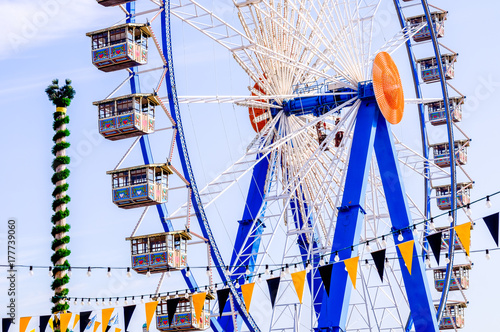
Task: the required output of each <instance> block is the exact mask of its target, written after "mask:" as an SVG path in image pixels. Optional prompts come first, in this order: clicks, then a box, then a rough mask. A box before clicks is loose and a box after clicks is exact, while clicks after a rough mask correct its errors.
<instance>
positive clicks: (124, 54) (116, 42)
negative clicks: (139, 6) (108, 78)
mask: <svg viewBox="0 0 500 332" xmlns="http://www.w3.org/2000/svg"><path fill="white" fill-rule="evenodd" d="M87 36H89V37H91V38H92V63H93V64H94V66H96V67H97V68H98V69H100V70H102V71H104V72H110V71H115V70H120V69H124V68H130V67H135V66H139V65H144V64H146V63H148V38H149V37H151V34H150V32H149V29H148V26H147V25H146V24H138V23H126V24H120V25H116V26H113V27H110V28H106V29H100V30H97V31H92V32H89V33H87Z"/></svg>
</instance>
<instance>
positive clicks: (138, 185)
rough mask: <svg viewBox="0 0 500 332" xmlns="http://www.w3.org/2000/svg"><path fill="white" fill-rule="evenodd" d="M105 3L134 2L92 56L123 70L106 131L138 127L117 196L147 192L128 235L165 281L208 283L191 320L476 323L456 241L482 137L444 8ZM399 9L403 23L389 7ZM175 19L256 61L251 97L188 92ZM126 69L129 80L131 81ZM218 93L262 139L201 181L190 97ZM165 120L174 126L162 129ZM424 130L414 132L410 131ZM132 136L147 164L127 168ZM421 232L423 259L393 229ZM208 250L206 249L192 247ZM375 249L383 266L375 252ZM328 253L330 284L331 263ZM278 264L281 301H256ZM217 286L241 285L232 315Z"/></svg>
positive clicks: (145, 269)
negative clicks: (438, 238)
mask: <svg viewBox="0 0 500 332" xmlns="http://www.w3.org/2000/svg"><path fill="white" fill-rule="evenodd" d="M98 2H99V3H101V4H102V5H104V6H118V7H119V8H120V9H121V10H122V11H123V12H124V13H125V18H124V20H123V21H121V22H118V23H116V24H115V25H112V26H111V25H110V26H109V27H106V28H104V29H101V30H97V31H94V32H90V33H88V36H90V37H91V38H92V48H93V50H92V59H93V63H94V65H95V66H96V67H98V68H99V69H100V70H102V71H104V72H110V71H118V70H121V71H124V72H126V74H127V75H126V78H125V80H124V81H123V82H122V83H121V84H120V85H119V86H118V87H117V88H116V89H114V90H113V91H112V92H111V93H110V94H109V95H108V96H106V98H104V99H102V100H101V101H98V102H95V105H97V106H98V109H99V131H100V133H101V134H102V135H103V136H104V137H106V138H107V139H109V140H112V141H115V140H122V139H129V138H132V137H135V138H134V140H133V142H132V145H131V146H130V148H129V149H128V150H127V151H126V152H125V155H124V157H123V158H122V160H121V161H120V162H119V164H118V165H117V166H116V168H115V169H114V170H112V171H109V172H108V173H109V174H110V175H111V176H112V179H113V180H112V181H113V182H112V184H113V188H112V191H113V202H114V203H115V204H116V205H117V206H119V207H121V208H127V209H128V208H144V210H143V212H142V213H141V214H140V218H139V222H138V223H137V225H136V227H135V228H134V229H133V231H132V235H131V236H130V238H129V240H130V241H131V246H132V268H133V269H134V270H135V271H136V272H138V273H141V274H147V275H148V276H149V275H151V274H155V273H158V274H160V275H161V277H160V279H159V282H158V285H153V287H155V294H158V293H161V292H168V290H169V289H168V287H170V286H169V285H167V284H168V283H165V280H166V279H167V277H168V276H169V275H171V274H172V273H175V271H176V270H179V271H180V272H179V273H182V276H183V278H184V280H185V281H186V284H187V286H186V292H185V293H186V294H192V293H196V292H201V291H203V289H205V292H206V293H207V299H206V300H207V306H206V308H205V310H206V312H204V313H203V318H202V321H198V322H194V319H193V322H191V323H190V325H189V326H188V327H183V329H185V330H202V329H207V328H209V327H211V328H212V330H214V331H240V330H241V331H246V330H249V331H372V330H377V331H411V330H416V331H438V330H439V329H455V330H456V329H459V328H461V327H463V326H464V319H463V316H464V308H465V306H466V303H467V301H466V295H465V292H464V291H465V290H466V289H467V287H468V270H470V268H471V262H470V261H469V260H468V259H467V257H464V256H463V255H457V257H455V251H456V250H459V251H460V250H463V247H462V245H461V244H460V242H459V241H458V240H457V239H456V237H455V234H454V231H453V228H450V226H454V225H455V224H456V223H457V221H458V220H459V218H463V219H464V220H466V219H467V220H468V219H470V216H469V215H468V214H467V213H466V207H467V204H468V203H469V202H470V189H471V188H472V182H473V181H472V179H471V178H470V176H469V175H468V173H467V172H466V171H465V169H464V165H465V164H466V162H467V147H468V146H469V141H470V139H469V138H468V137H467V136H466V134H465V133H464V132H463V131H462V130H461V129H460V128H459V122H460V121H461V111H462V105H463V104H464V99H465V96H464V95H462V94H461V93H460V92H459V91H458V90H457V89H456V88H455V87H453V86H452V85H451V84H450V82H449V81H450V80H451V79H452V78H453V76H454V64H455V62H456V61H457V57H458V54H457V53H455V52H453V51H452V50H451V49H450V48H448V47H445V46H444V45H443V44H442V42H441V41H438V38H442V37H444V34H445V21H446V20H447V16H448V12H447V11H445V10H442V9H440V8H437V7H434V6H431V5H429V4H428V3H427V1H426V0H422V1H417V0H413V1H411V0H404V1H398V0H395V1H394V3H393V4H391V6H390V7H388V6H387V4H386V3H384V2H382V1H376V0H366V1H360V0H351V1H347V0H343V1H333V0H332V1H302V0H293V1H267V0H260V1H259V0H248V1H241V2H236V1H234V2H233V4H234V11H233V12H232V16H233V17H232V18H231V19H226V18H223V16H224V17H226V16H227V13H226V14H224V15H222V14H221V15H219V14H218V13H217V12H216V11H215V10H214V11H212V10H210V9H209V6H208V5H205V4H204V3H202V1H199V2H198V1H192V0H178V1H164V2H162V1H157V0H151V1H149V2H147V1H137V2H134V1H132V2H131V1H123V0H100V1H99V0H98ZM136 6H137V9H136ZM384 6H385V7H384ZM388 12H389V15H392V16H391V17H393V18H395V19H397V20H398V21H399V26H396V27H394V25H393V26H390V25H387V26H384V24H381V23H380V20H381V19H380V17H383V16H384V15H388ZM176 22H177V23H176ZM176 24H181V25H183V26H186V29H188V28H189V29H191V28H193V29H194V30H193V31H196V30H197V31H199V32H200V34H198V36H199V37H200V39H203V38H204V39H205V40H206V39H208V40H209V41H211V42H213V43H214V44H215V45H216V46H215V47H214V50H215V52H221V53H223V52H226V53H227V52H229V54H231V56H232V58H234V60H235V61H236V63H237V64H238V65H239V66H240V67H241V69H242V70H243V72H244V74H245V75H246V76H247V79H248V82H249V83H250V84H248V85H249V86H248V95H246V96H241V95H240V96H232V95H229V94H228V95H222V94H218V95H214V96H193V95H190V93H189V92H190V91H189V89H185V92H186V93H185V95H184V96H181V94H180V91H179V96H178V90H182V89H181V88H178V87H179V85H177V83H176V77H175V75H174V74H177V73H178V69H179V68H177V67H176V65H175V64H176V62H175V59H174V54H175V51H176V42H175V40H176V39H177V38H175V37H176V33H178V31H176V30H175V27H176ZM179 35H180V33H179ZM190 36H191V35H190ZM173 40H174V41H173ZM205 54H206V52H205V53H200V56H205ZM393 59H394V60H393ZM185 72H187V71H186V70H184V71H183V73H185ZM197 74H198V75H203V73H197ZM400 76H401V77H402V78H403V81H404V80H405V79H406V80H408V81H409V82H410V83H411V84H412V85H409V86H411V89H410V91H411V92H409V91H408V89H405V91H404V93H403V83H402V82H401V78H400ZM144 77H147V80H144V79H143V78H144ZM141 78H142V80H141ZM205 79H206V80H208V81H209V80H210V77H207V78H205ZM145 81H146V82H145ZM148 82H149V83H148ZM151 82H154V83H151ZM127 84H128V85H129V86H130V92H127V93H121V94H120V95H119V93H120V91H121V89H124V86H126V85H127ZM148 84H149V85H150V90H147V88H145V87H146V86H148ZM233 84H238V83H233ZM405 84H407V85H408V83H405ZM241 85H242V86H244V85H246V82H242V84H241ZM406 87H407V86H406ZM141 88H142V91H141ZM151 90H152V92H151V93H144V91H151ZM412 90H413V91H412ZM117 95H119V96H117ZM210 104H218V105H226V104H227V105H229V106H230V107H234V111H235V112H247V113H248V114H249V118H248V120H247V123H246V124H241V126H244V125H246V126H251V127H252V128H253V130H254V137H253V139H250V140H248V141H245V140H243V139H242V141H241V142H238V143H239V144H244V145H245V146H247V148H246V149H245V152H244V153H243V154H242V156H240V157H239V158H236V159H235V160H234V162H232V163H231V164H230V165H229V166H228V167H226V169H225V170H224V171H223V172H221V173H220V174H218V175H216V176H215V177H214V178H213V180H210V181H207V184H206V185H205V187H203V188H198V186H197V182H196V181H197V179H198V174H197V173H196V169H197V167H196V165H192V164H191V161H190V154H192V153H193V150H192V148H190V147H192V146H193V144H192V142H193V138H192V137H190V136H189V133H188V132H187V131H185V129H184V127H183V121H186V118H185V114H186V113H187V112H189V109H186V108H185V107H186V105H188V107H196V105H210ZM234 105H236V106H234ZM403 109H404V114H405V120H402V117H403ZM160 110H163V111H164V113H165V116H164V117H163V120H162V118H161V117H160V113H161V112H160ZM408 117H409V119H406V118H408ZM162 121H163V124H165V127H164V128H159V127H158V124H159V123H162ZM216 129H217V130H220V127H219V128H215V129H214V130H216ZM194 130H195V131H196V130H197V128H195V129H194ZM165 132H171V136H170V137H169V138H165V136H162V138H161V140H162V142H163V143H162V146H163V147H165V146H167V148H166V149H165V148H164V149H163V151H159V152H160V153H163V154H162V157H163V158H165V159H164V160H163V162H161V163H158V161H156V162H155V161H153V154H152V148H151V145H150V137H151V140H154V139H155V136H157V135H162V134H164V133H165ZM200 132H201V131H200ZM407 132H413V133H414V136H410V135H409V134H407ZM203 133H206V130H204V131H203ZM436 133H437V134H436ZM415 135H417V137H419V144H418V145H417V146H413V145H414V144H413V143H412V142H406V141H405V139H408V138H409V137H412V138H414V137H415ZM208 136H210V134H208ZM439 137H440V138H441V139H442V140H441V141H435V140H433V138H439ZM207 139H210V138H209V137H207ZM165 142H167V143H165ZM137 143H140V148H141V152H142V156H143V161H144V165H132V166H131V167H125V168H124V167H122V163H123V162H125V160H126V159H127V157H128V156H129V154H130V152H131V151H132V150H133V149H134V148H135V146H136V145H137ZM450 146H453V149H454V150H453V151H454V153H450ZM431 152H432V153H431ZM235 188H239V189H241V188H243V190H244V194H243V197H244V198H243V199H242V200H240V201H239V202H240V203H241V205H240V206H234V205H233V206H231V209H232V210H234V209H239V211H238V213H239V214H240V217H238V218H232V217H229V218H227V219H225V214H220V211H219V210H220V207H218V204H227V203H226V201H224V200H225V199H227V196H228V195H229V196H230V195H232V193H233V191H234V190H235ZM177 197H183V199H182V200H179V199H177V200H176V198H177ZM186 197H187V199H186ZM221 202H224V203H221ZM176 204H177V205H176ZM150 206H156V208H157V211H158V214H159V217H160V221H161V225H162V231H163V233H154V234H149V235H137V234H136V233H137V231H138V229H139V226H140V225H141V223H142V221H143V219H144V216H145V215H146V213H151V212H148V210H149V208H150ZM167 206H168V208H167ZM225 206H227V205H225ZM462 210H463V212H462ZM442 211H449V218H448V220H446V221H441V220H438V219H436V220H435V221H434V219H433V217H434V216H436V215H439V214H440V213H441V212H442ZM241 214H242V215H241ZM435 223H440V224H439V225H440V226H442V227H441V228H440V227H437V228H436V227H435V226H434V224H435ZM230 224H231V225H233V226H234V225H237V226H236V227H232V228H231V227H229V230H230V231H233V232H234V234H229V231H222V230H223V229H226V228H227V226H228V225H230ZM441 231H442V233H443V237H442V248H444V249H446V250H447V254H446V260H445V261H444V263H445V265H441V266H440V267H437V268H435V269H433V270H430V269H429V267H428V268H427V269H426V264H427V265H428V266H429V262H430V261H429V256H430V253H431V251H430V248H429V244H428V243H427V241H426V236H428V235H429V234H434V233H436V232H441ZM195 238H197V239H198V241H196V240H195V241H191V240H193V239H195ZM409 241H414V245H413V244H412V245H411V247H412V252H413V254H412V256H414V259H413V260H412V263H410V266H405V260H404V258H403V257H402V254H401V251H400V249H398V245H399V244H401V243H408V242H409ZM190 242H194V243H195V244H194V245H193V246H190V245H189V243H190ZM191 248H196V249H191ZM199 248H202V249H199ZM195 250H196V251H195ZM200 251H203V252H204V253H205V252H206V254H204V255H197V254H198V253H199V252H200ZM381 251H383V252H384V259H383V260H384V261H385V262H384V264H385V269H384V272H383V275H380V274H379V273H377V272H378V271H377V269H376V267H375V262H374V258H373V257H374V256H373V255H372V254H373V253H374V252H381ZM194 252H196V254H194ZM199 256H200V257H199ZM201 256H203V257H201ZM356 257H359V263H358V265H359V268H358V269H357V273H356V275H355V277H354V278H353V279H351V280H350V278H349V273H348V271H347V270H346V269H345V268H344V267H345V265H344V264H340V263H341V261H346V260H349V259H352V258H356ZM461 260H462V262H461ZM328 262H329V263H331V278H330V280H329V281H330V285H329V292H328V293H327V290H325V283H324V278H323V277H322V276H321V273H320V268H321V267H323V266H326V265H328ZM339 262H340V263H339ZM442 263H443V262H442ZM190 266H191V267H192V268H191V267H190ZM194 266H206V270H205V269H197V268H194ZM290 269H301V270H303V269H305V270H306V271H307V278H306V279H307V287H306V294H305V297H304V299H303V301H300V300H299V299H298V298H297V297H296V295H295V293H294V288H293V282H292V280H291V279H290V278H289V277H288V275H289V273H290V272H289V270H290ZM215 272H216V273H215ZM273 272H274V273H275V274H276V275H280V276H281V280H280V281H281V283H280V288H279V292H278V294H277V297H276V300H275V302H274V303H273V306H272V307H265V306H264V305H262V306H261V305H255V304H254V305H253V307H252V308H248V307H246V305H245V303H244V300H243V298H242V295H241V288H240V285H241V284H244V283H248V282H257V283H258V282H259V281H260V280H262V279H263V278H264V279H265V278H270V277H271V276H270V274H272V273H273ZM276 275H275V276H276ZM215 284H219V285H223V286H219V288H221V287H224V288H229V290H230V297H229V301H228V302H227V303H226V305H225V307H224V308H221V310H220V311H221V312H223V314H222V315H220V317H219V312H220V311H219V308H218V304H217V303H215V305H213V306H209V305H208V303H210V302H211V300H212V299H214V297H213V295H212V294H213V293H214V292H215V291H216V287H215V286H214V285H215ZM205 285H207V286H205ZM354 285H355V287H354ZM179 288H180V289H182V288H184V287H178V288H176V289H179ZM255 289H256V291H255V293H254V298H255V299H254V303H255V301H259V302H258V303H263V299H266V298H267V297H268V295H267V288H266V287H265V286H259V287H256V288H255ZM169 296H170V295H167V297H165V299H166V298H168V297H169ZM171 296H172V297H176V296H179V292H178V291H177V292H176V293H175V294H173V295H171ZM189 296H190V295H186V297H185V298H186V299H189ZM183 297H184V296H183ZM259 299H260V300H259ZM162 300H163V299H162V298H161V297H160V301H162ZM212 302H213V301H212ZM188 303H189V301H188ZM191 303H192V302H191ZM255 307H257V308H255ZM248 309H249V310H248ZM162 310H163V307H162V306H161V305H160V306H159V309H158V310H157V322H156V323H157V328H158V329H159V330H163V331H169V330H176V329H180V328H181V327H180V325H179V326H178V327H177V328H173V327H171V326H170V324H165V321H164V320H162V314H165V312H163V311H162ZM271 310H272V311H271ZM200 318H201V317H197V319H198V320H199V319H200Z"/></svg>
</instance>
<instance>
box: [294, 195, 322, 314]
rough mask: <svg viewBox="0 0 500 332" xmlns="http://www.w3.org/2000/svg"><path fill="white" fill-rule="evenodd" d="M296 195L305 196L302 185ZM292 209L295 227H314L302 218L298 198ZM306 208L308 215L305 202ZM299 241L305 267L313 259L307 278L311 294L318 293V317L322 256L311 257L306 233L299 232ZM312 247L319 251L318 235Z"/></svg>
mask: <svg viewBox="0 0 500 332" xmlns="http://www.w3.org/2000/svg"><path fill="white" fill-rule="evenodd" d="M295 197H304V194H303V192H302V187H300V190H297V192H296V193H295ZM290 209H291V210H292V214H293V219H294V221H295V229H302V228H303V227H304V225H305V224H307V226H306V227H312V223H311V220H307V221H304V219H303V218H302V213H300V211H299V209H300V203H299V202H298V199H297V198H294V199H292V200H290ZM304 210H305V211H304V215H308V214H309V211H308V210H309V207H308V206H307V205H306V204H305V203H304ZM297 242H298V243H297V245H298V247H299V251H300V255H301V258H302V262H303V265H304V268H305V267H306V266H307V261H308V260H309V259H310V260H311V266H312V267H313V269H312V270H311V271H310V272H308V273H307V277H306V280H307V281H308V285H309V291H310V292H311V296H313V297H314V295H316V298H315V301H314V312H315V313H316V317H318V316H319V314H320V312H321V304H322V303H323V293H324V292H323V290H324V288H323V282H322V281H321V275H320V274H319V270H318V269H317V267H318V265H319V261H320V259H321V258H320V255H319V254H315V255H314V257H309V250H310V247H311V243H309V239H308V238H307V236H306V234H299V235H298V240H297ZM312 249H313V250H312V251H313V252H317V249H319V245H318V241H317V240H316V237H312ZM311 280H312V282H311Z"/></svg>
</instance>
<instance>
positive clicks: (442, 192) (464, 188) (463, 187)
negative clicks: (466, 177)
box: [433, 182, 472, 210]
mask: <svg viewBox="0 0 500 332" xmlns="http://www.w3.org/2000/svg"><path fill="white" fill-rule="evenodd" d="M433 189H434V190H436V199H437V206H438V208H439V209H440V210H449V209H450V208H451V186H450V185H449V184H448V185H444V186H436V187H433ZM471 189H472V182H467V183H457V190H456V193H457V206H458V207H462V206H466V205H467V204H470V190H471Z"/></svg>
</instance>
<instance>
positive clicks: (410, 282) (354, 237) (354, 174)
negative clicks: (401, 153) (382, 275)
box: [316, 99, 439, 332]
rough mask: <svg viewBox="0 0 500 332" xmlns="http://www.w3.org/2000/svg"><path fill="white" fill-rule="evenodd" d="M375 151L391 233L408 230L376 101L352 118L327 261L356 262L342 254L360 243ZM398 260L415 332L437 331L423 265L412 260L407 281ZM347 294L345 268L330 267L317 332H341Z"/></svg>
mask: <svg viewBox="0 0 500 332" xmlns="http://www.w3.org/2000/svg"><path fill="white" fill-rule="evenodd" d="M374 149H375V152H376V157H377V162H378V166H379V170H380V176H381V178H382V185H383V188H384V193H385V197H386V200H387V205H388V209H389V214H390V217H391V221H392V223H393V228H394V229H402V228H405V227H409V226H410V225H411V215H410V212H409V208H408V204H407V201H406V192H405V190H404V185H403V182H402V178H401V173H400V170H399V161H398V159H397V154H396V152H395V149H394V142H393V141H392V134H391V131H390V130H389V125H388V123H387V121H386V120H385V118H384V117H383V116H382V114H381V112H380V110H379V109H378V106H377V104H376V101H375V99H371V100H370V99H367V100H364V101H363V104H362V106H361V107H360V109H359V111H358V114H357V117H356V126H355V129H354V137H353V143H352V148H351V155H350V158H349V166H348V169H347V176H346V182H345V189H344V195H343V198H342V206H341V207H340V208H339V215H338V218H337V224H336V228H335V234H334V241H333V245H332V251H331V252H332V255H334V254H335V252H337V251H338V253H339V256H340V259H341V260H345V259H348V258H351V257H355V256H357V253H356V252H355V251H354V250H342V249H344V248H348V247H350V246H352V245H354V244H356V243H357V241H358V240H359V237H360V233H361V229H362V225H363V224H364V218H363V212H364V210H363V207H362V206H363V204H364V200H365V195H366V184H367V179H368V174H369V167H370V161H371V156H372V153H373V150H374ZM403 238H404V240H403V241H398V239H397V234H396V236H395V241H396V243H400V242H404V241H408V240H412V239H413V233H412V232H411V231H410V230H409V229H407V230H406V231H404V232H403ZM416 253H417V251H416V250H415V254H416ZM398 255H399V264H400V266H401V267H402V268H401V270H402V276H403V280H404V284H405V290H406V294H407V297H408V302H409V305H410V310H411V314H412V319H413V322H414V324H415V329H416V331H417V332H424V331H425V332H431V331H432V332H434V331H436V332H437V331H439V328H438V326H437V320H436V318H435V316H434V307H433V304H432V297H431V295H430V291H429V287H428V285H427V278H426V275H425V269H424V267H423V262H422V260H420V259H414V260H413V268H412V274H411V275H410V274H409V273H408V271H407V270H406V269H405V268H404V265H405V264H404V261H403V259H402V257H401V255H400V254H399V253H398ZM351 290H352V284H351V282H350V281H349V280H348V273H347V271H345V269H344V265H343V264H334V265H333V272H332V279H331V289H330V297H328V298H327V300H326V301H324V305H323V307H322V310H321V315H320V318H319V322H318V328H317V329H316V331H318V332H319V331H332V332H339V331H345V327H346V320H347V312H348V309H349V301H350V295H351Z"/></svg>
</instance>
